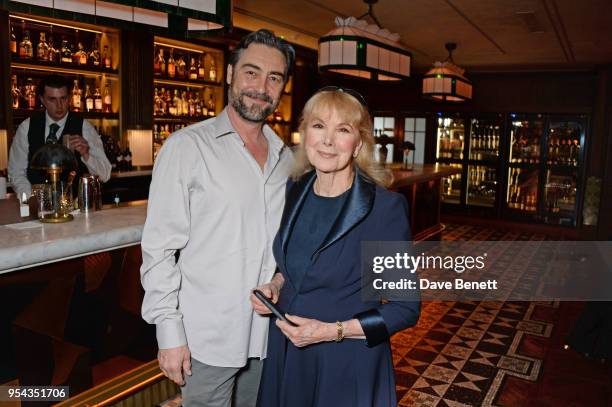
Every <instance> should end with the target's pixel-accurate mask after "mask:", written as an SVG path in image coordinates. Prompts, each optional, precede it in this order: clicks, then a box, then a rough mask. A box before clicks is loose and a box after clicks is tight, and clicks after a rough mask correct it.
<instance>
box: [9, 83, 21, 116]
mask: <svg viewBox="0 0 612 407" xmlns="http://www.w3.org/2000/svg"><path fill="white" fill-rule="evenodd" d="M11 82H12V84H11V98H12V100H13V103H12V106H13V109H19V101H20V100H21V91H20V90H19V87H18V86H17V75H13V77H12V78H11Z"/></svg>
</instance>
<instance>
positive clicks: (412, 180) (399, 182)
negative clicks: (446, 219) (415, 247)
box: [389, 164, 461, 242]
mask: <svg viewBox="0 0 612 407" xmlns="http://www.w3.org/2000/svg"><path fill="white" fill-rule="evenodd" d="M389 168H390V169H391V170H392V171H393V178H394V181H393V184H391V187H390V189H391V190H394V191H396V192H399V193H400V194H402V195H404V196H405V197H406V200H407V201H408V217H409V219H410V229H411V232H412V240H414V241H415V242H419V241H422V240H439V239H440V236H441V235H442V231H443V230H444V225H443V224H442V223H441V222H440V205H441V202H442V195H441V192H442V190H441V186H442V178H444V177H447V176H449V175H452V174H455V173H457V172H460V171H461V170H460V169H457V168H453V167H450V166H447V165H440V164H424V165H423V164H419V165H415V166H414V168H413V169H412V170H403V169H402V167H401V165H400V164H392V165H390V166H389Z"/></svg>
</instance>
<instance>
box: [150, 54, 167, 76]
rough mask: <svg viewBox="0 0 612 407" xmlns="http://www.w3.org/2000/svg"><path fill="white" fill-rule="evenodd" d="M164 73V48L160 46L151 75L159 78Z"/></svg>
mask: <svg viewBox="0 0 612 407" xmlns="http://www.w3.org/2000/svg"><path fill="white" fill-rule="evenodd" d="M165 73H166V59H165V58H164V49H163V48H161V47H160V48H159V52H158V53H157V55H156V57H155V61H154V63H153V76H155V77H157V78H161V77H162V76H164V75H165Z"/></svg>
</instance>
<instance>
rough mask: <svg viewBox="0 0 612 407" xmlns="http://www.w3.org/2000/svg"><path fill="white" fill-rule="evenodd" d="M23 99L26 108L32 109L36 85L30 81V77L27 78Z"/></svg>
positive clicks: (34, 104) (34, 105)
mask: <svg viewBox="0 0 612 407" xmlns="http://www.w3.org/2000/svg"><path fill="white" fill-rule="evenodd" d="M25 99H26V106H27V108H28V109H30V110H32V109H34V108H35V107H36V86H35V85H34V83H33V82H32V78H28V80H27V85H26V93H25Z"/></svg>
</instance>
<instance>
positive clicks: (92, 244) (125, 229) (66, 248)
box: [0, 201, 147, 274]
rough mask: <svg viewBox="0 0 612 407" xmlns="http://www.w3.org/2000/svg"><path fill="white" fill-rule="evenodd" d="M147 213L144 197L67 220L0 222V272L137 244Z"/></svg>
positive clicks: (79, 214) (80, 214)
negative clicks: (62, 221)
mask: <svg viewBox="0 0 612 407" xmlns="http://www.w3.org/2000/svg"><path fill="white" fill-rule="evenodd" d="M146 215H147V206H146V201H138V202H136V203H131V204H130V205H128V206H123V207H118V208H111V209H103V210H101V211H96V212H91V213H89V214H84V213H77V214H76V215H75V216H74V220H73V221H71V222H66V223H59V224H52V223H40V222H39V221H38V220H34V221H28V222H22V223H15V224H11V225H4V226H0V274H2V273H7V272H10V271H14V270H19V269H24V268H28V267H33V266H39V265H42V264H47V263H53V262H56V261H60V260H66V259H70V258H75V257H80V256H84V255H88V254H93V253H98V252H103V251H108V250H113V249H118V248H121V247H127V246H133V245H136V244H139V243H140V239H141V237H142V229H143V226H144V222H145V218H146Z"/></svg>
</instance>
